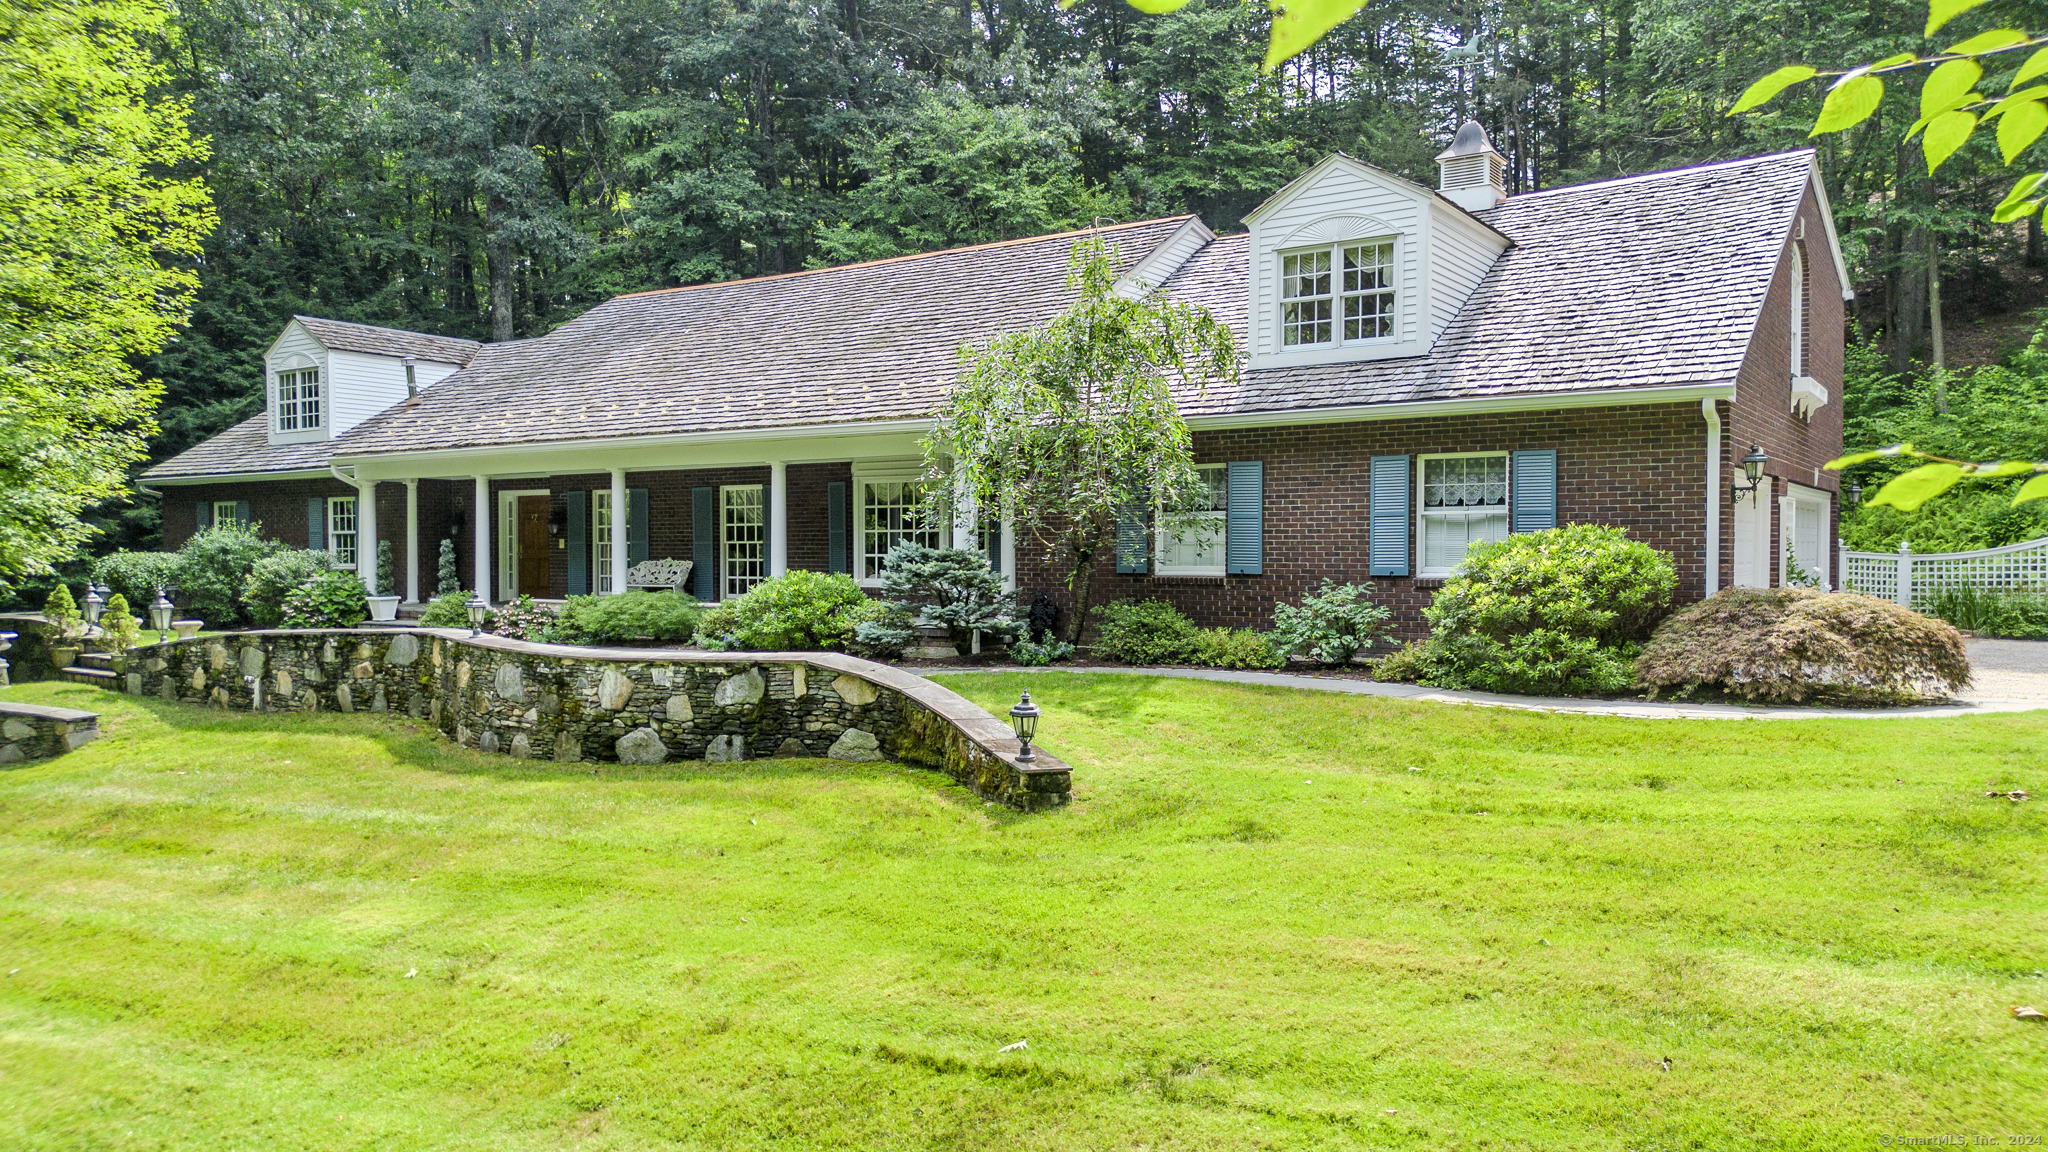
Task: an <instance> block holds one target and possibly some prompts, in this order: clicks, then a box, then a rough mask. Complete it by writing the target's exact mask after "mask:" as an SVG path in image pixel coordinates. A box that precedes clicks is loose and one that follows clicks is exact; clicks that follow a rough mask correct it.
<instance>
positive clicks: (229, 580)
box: [177, 520, 286, 627]
mask: <svg viewBox="0 0 2048 1152" xmlns="http://www.w3.org/2000/svg"><path fill="white" fill-rule="evenodd" d="M283 551H286V548H285V546H284V545H283V544H280V543H278V542H277V541H275V540H265V539H264V538H263V536H262V530H261V526H260V525H256V524H241V523H237V522H235V521H232V520H230V521H226V522H224V523H220V524H215V525H213V526H211V527H208V528H202V529H200V530H199V531H198V532H196V533H194V534H193V536H192V538H191V539H190V540H187V541H185V546H184V547H183V548H180V549H179V550H178V569H177V571H178V589H179V594H180V595H181V596H182V597H183V598H184V600H185V607H186V610H187V611H189V612H191V613H193V614H194V615H196V616H198V617H199V618H200V619H201V620H206V621H210V622H211V623H213V624H216V625H219V626H221V627H230V626H232V625H235V624H240V623H242V622H244V621H245V620H247V619H248V614H247V613H246V612H245V611H243V608H242V591H243V589H245V588H247V587H248V586H249V577H250V575H251V574H253V573H254V572H255V571H256V563H257V561H259V560H262V559H263V558H264V557H266V556H275V555H277V554H278V553H279V552H283Z"/></svg>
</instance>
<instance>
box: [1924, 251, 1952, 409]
mask: <svg viewBox="0 0 2048 1152" xmlns="http://www.w3.org/2000/svg"><path fill="white" fill-rule="evenodd" d="M1927 335H1928V338H1929V339H1930V340H1932V341H1933V342H1934V408H1935V411H1937V412H1940V413H1941V414H1942V415H1944V416H1946V415H1948V352H1947V350H1946V349H1944V348H1943V347H1942V340H1941V337H1942V332H1941V239H1940V237H1938V236H1936V235H1935V234H1934V232H1933V231H1931V230H1930V231H1929V232H1928V233H1927Z"/></svg>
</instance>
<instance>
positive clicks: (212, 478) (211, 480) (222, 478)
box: [144, 467, 332, 488]
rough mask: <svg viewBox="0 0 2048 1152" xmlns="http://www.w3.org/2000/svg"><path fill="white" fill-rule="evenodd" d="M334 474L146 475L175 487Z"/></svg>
mask: <svg viewBox="0 0 2048 1152" xmlns="http://www.w3.org/2000/svg"><path fill="white" fill-rule="evenodd" d="M328 475H332V473H330V472H329V471H328V470H327V468H325V467H320V468H293V469H289V470H286V471H282V472H215V473H211V474H209V475H205V476H145V477H144V479H146V480H148V481H149V482H150V483H151V484H162V485H163V486H165V487H167V488H175V487H177V486H178V485H180V484H247V483H252V482H258V483H268V482H269V481H272V480H318V479H320V478H321V477H323V476H328Z"/></svg>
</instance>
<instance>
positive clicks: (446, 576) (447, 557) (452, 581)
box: [434, 536, 462, 599]
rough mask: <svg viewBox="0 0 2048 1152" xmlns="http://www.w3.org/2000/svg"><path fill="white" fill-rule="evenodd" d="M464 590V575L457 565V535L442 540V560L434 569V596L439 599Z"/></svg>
mask: <svg viewBox="0 0 2048 1152" xmlns="http://www.w3.org/2000/svg"><path fill="white" fill-rule="evenodd" d="M460 591H462V576H461V575H460V572H459V570H458V569H457V568H456V567H455V537H453V536H450V537H448V538H447V539H445V540H442V541H441V555H440V560H439V561H438V563H437V564H436V566H435V569H434V597H435V599H439V598H441V597H443V596H446V595H448V594H449V593H451V592H460Z"/></svg>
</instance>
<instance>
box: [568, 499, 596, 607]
mask: <svg viewBox="0 0 2048 1152" xmlns="http://www.w3.org/2000/svg"><path fill="white" fill-rule="evenodd" d="M562 499H563V500H566V501H567V502H568V509H569V525H568V528H567V530H566V531H567V533H568V540H567V547H568V549H569V595H571V596H588V595H590V496H589V494H588V493H585V492H564V493H562Z"/></svg>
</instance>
